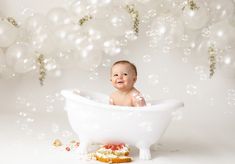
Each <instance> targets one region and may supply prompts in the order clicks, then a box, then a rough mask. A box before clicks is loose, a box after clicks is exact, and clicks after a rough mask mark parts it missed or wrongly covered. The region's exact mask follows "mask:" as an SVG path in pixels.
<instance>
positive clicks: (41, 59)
mask: <svg viewBox="0 0 235 164" xmlns="http://www.w3.org/2000/svg"><path fill="white" fill-rule="evenodd" d="M37 63H38V64H39V78H38V79H39V81H40V84H41V86H43V85H44V80H45V79H46V63H45V58H44V55H43V54H40V55H39V56H38V58H37Z"/></svg>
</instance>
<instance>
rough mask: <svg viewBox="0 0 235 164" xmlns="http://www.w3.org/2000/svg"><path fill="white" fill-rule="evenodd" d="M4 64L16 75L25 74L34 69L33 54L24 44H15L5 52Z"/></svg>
mask: <svg viewBox="0 0 235 164" xmlns="http://www.w3.org/2000/svg"><path fill="white" fill-rule="evenodd" d="M6 63H7V65H8V66H10V67H12V68H13V70H14V71H15V72H17V73H26V72H29V71H31V70H32V69H34V67H35V59H34V53H33V51H32V49H31V48H30V46H29V45H28V44H26V43H21V42H17V43H15V44H13V45H12V46H10V47H9V48H8V49H7V51H6Z"/></svg>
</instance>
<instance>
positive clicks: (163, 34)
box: [146, 14, 184, 47]
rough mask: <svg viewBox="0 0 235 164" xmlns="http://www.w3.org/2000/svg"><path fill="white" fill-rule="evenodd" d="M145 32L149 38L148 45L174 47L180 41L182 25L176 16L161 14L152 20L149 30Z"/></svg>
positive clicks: (182, 31)
mask: <svg viewBox="0 0 235 164" xmlns="http://www.w3.org/2000/svg"><path fill="white" fill-rule="evenodd" d="M146 33H147V35H148V36H149V37H150V40H151V41H150V42H151V43H150V47H164V46H169V47H174V46H177V45H178V44H179V43H180V40H181V38H182V36H183V33H184V27H183V24H182V22H181V21H180V20H179V19H178V18H176V17H174V16H172V15H170V14H162V15H159V16H158V17H156V18H155V19H154V20H153V22H152V24H151V28H150V31H147V32H146ZM173 43H174V45H173Z"/></svg>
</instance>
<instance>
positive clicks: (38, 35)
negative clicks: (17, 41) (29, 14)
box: [30, 28, 56, 55]
mask: <svg viewBox="0 0 235 164" xmlns="http://www.w3.org/2000/svg"><path fill="white" fill-rule="evenodd" d="M30 44H31V45H32V47H33V49H34V50H35V51H37V52H40V53H43V54H44V55H47V54H50V53H51V52H52V51H53V50H54V49H55V47H56V40H55V38H54V37H53V33H52V31H51V29H49V28H39V29H37V30H36V31H35V32H34V33H32V37H31V39H30Z"/></svg>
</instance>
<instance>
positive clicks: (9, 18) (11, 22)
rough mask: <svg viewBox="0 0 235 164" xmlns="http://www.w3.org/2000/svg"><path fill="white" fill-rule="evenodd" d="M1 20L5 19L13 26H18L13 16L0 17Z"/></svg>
mask: <svg viewBox="0 0 235 164" xmlns="http://www.w3.org/2000/svg"><path fill="white" fill-rule="evenodd" d="M1 21H7V22H8V23H10V24H12V25H13V26H15V27H19V24H18V23H17V22H16V20H15V19H14V18H13V17H7V18H1Z"/></svg>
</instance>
